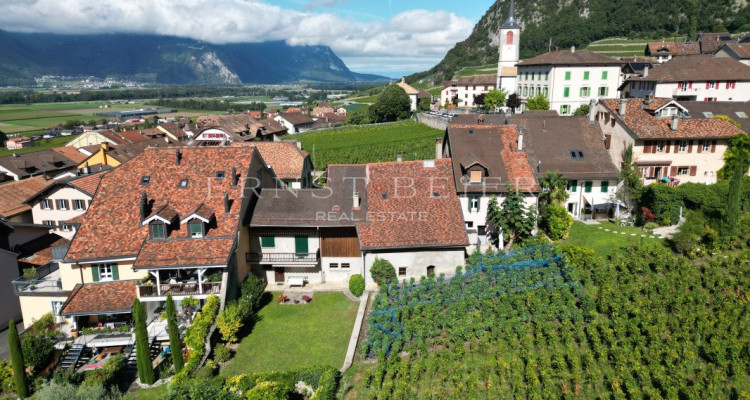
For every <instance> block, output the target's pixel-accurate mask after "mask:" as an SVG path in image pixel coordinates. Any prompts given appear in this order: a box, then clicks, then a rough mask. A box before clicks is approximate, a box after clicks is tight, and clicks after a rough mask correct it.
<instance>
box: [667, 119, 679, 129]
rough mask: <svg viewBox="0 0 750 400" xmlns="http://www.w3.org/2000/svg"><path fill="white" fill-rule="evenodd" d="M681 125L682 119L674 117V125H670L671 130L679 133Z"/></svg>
mask: <svg viewBox="0 0 750 400" xmlns="http://www.w3.org/2000/svg"><path fill="white" fill-rule="evenodd" d="M679 123H680V118H679V117H677V116H676V115H673V116H672V123H671V124H669V129H671V130H673V131H677V127H678V126H679Z"/></svg>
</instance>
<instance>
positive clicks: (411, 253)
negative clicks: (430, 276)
mask: <svg viewBox="0 0 750 400" xmlns="http://www.w3.org/2000/svg"><path fill="white" fill-rule="evenodd" d="M364 258H365V265H366V268H365V281H366V283H367V284H368V285H371V284H373V283H375V282H374V281H373V279H372V274H370V268H372V264H373V263H374V262H375V259H376V258H382V259H384V260H388V261H389V262H390V263H391V264H393V268H395V269H396V277H397V278H398V280H399V281H402V280H404V279H407V280H409V279H411V278H414V279H416V280H419V278H420V277H422V276H427V273H428V269H429V268H430V267H434V268H432V269H430V271H432V272H433V273H434V274H435V275H440V274H445V275H446V276H451V275H454V274H455V273H456V267H457V266H459V265H460V266H463V265H464V264H465V262H464V259H465V251H464V249H463V248H461V249H434V250H430V249H424V250H419V249H404V250H374V251H367V252H365V257H364Z"/></svg>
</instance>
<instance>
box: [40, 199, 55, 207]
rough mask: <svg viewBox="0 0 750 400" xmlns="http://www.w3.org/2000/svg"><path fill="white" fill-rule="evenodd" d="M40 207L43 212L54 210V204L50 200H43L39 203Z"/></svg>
mask: <svg viewBox="0 0 750 400" xmlns="http://www.w3.org/2000/svg"><path fill="white" fill-rule="evenodd" d="M39 205H40V207H42V210H51V209H52V203H51V202H50V199H42V201H41V202H40V203H39Z"/></svg>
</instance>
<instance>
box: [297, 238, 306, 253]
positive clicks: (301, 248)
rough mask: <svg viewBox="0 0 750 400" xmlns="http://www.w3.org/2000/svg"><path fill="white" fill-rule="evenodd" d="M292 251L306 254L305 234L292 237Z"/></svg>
mask: <svg viewBox="0 0 750 400" xmlns="http://www.w3.org/2000/svg"><path fill="white" fill-rule="evenodd" d="M294 252H295V253H297V254H304V255H307V252H308V247H307V236H295V237H294Z"/></svg>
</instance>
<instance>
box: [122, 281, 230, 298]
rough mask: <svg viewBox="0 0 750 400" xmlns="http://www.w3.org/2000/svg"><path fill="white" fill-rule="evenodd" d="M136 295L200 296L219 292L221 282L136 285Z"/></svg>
mask: <svg viewBox="0 0 750 400" xmlns="http://www.w3.org/2000/svg"><path fill="white" fill-rule="evenodd" d="M137 287H138V297H165V296H167V295H168V294H171V295H172V296H173V297H176V296H201V295H209V294H219V293H221V282H203V283H202V284H200V285H199V284H198V282H181V283H161V284H159V285H155V284H150V285H138V286H137Z"/></svg>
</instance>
